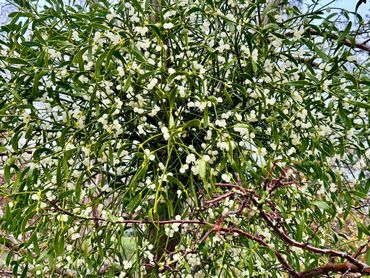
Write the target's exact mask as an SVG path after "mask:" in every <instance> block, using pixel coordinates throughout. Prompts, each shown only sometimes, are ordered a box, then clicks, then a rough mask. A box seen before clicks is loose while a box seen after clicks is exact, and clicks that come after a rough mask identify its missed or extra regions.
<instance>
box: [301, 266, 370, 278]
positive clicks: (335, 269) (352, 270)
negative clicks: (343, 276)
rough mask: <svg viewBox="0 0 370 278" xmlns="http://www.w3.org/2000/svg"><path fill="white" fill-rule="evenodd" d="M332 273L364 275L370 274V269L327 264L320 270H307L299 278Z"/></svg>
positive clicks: (319, 268)
mask: <svg viewBox="0 0 370 278" xmlns="http://www.w3.org/2000/svg"><path fill="white" fill-rule="evenodd" d="M331 272H336V273H339V272H340V273H359V274H363V275H367V274H370V268H369V267H367V268H363V269H360V268H359V267H357V266H355V265H354V264H351V263H349V262H346V263H327V264H325V265H323V266H320V267H318V268H314V269H311V270H306V271H303V272H300V273H299V277H302V278H304V277H317V276H319V275H324V274H329V273H331Z"/></svg>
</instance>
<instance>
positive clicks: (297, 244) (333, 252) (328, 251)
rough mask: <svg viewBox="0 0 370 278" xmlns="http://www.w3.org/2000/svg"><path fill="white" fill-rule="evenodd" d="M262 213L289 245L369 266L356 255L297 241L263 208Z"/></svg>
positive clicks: (357, 265)
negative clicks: (280, 227) (277, 224)
mask: <svg viewBox="0 0 370 278" xmlns="http://www.w3.org/2000/svg"><path fill="white" fill-rule="evenodd" d="M260 215H261V217H262V218H263V219H264V220H265V221H266V222H267V224H268V225H269V226H270V227H271V228H272V229H273V230H274V231H275V232H276V233H277V234H278V235H279V237H280V238H281V239H282V240H283V241H284V242H285V243H287V244H288V245H291V246H295V247H299V248H301V249H304V250H307V251H310V252H312V253H316V254H322V255H330V256H333V257H340V258H343V259H346V260H347V261H349V262H350V263H352V264H354V265H355V266H356V267H358V268H359V269H360V270H362V269H365V268H367V267H368V266H367V265H366V264H364V263H363V262H361V261H359V260H357V259H355V258H354V257H352V256H350V255H349V254H347V253H345V252H341V251H336V250H332V249H323V248H319V247H315V246H312V245H310V244H306V243H303V242H299V241H296V240H295V239H292V238H291V237H289V236H288V235H287V234H286V233H285V232H284V231H282V230H281V229H279V228H278V227H277V226H276V225H274V223H273V222H272V221H271V219H270V218H269V216H268V215H267V214H266V213H265V212H264V211H263V210H261V209H260Z"/></svg>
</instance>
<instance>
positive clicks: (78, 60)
mask: <svg viewBox="0 0 370 278" xmlns="http://www.w3.org/2000/svg"><path fill="white" fill-rule="evenodd" d="M89 48H90V46H87V47H84V48H82V49H80V50H79V51H78V52H77V53H76V55H75V56H74V57H73V60H72V62H73V63H74V64H78V65H79V69H80V71H84V70H85V68H84V61H83V59H82V56H83V54H84V53H85V52H86V50H87V49H89Z"/></svg>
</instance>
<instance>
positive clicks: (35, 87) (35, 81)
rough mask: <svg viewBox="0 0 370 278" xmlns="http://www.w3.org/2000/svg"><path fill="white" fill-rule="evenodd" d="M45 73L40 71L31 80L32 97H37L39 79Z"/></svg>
mask: <svg viewBox="0 0 370 278" xmlns="http://www.w3.org/2000/svg"><path fill="white" fill-rule="evenodd" d="M45 73H46V72H45V71H40V72H39V73H38V74H36V75H35V78H34V79H33V86H32V97H33V98H37V97H38V96H39V84H40V79H41V77H43V75H44V74H45Z"/></svg>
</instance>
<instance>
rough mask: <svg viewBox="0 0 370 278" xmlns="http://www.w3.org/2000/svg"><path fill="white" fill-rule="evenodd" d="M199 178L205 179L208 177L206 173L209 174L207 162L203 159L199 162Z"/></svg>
mask: <svg viewBox="0 0 370 278" xmlns="http://www.w3.org/2000/svg"><path fill="white" fill-rule="evenodd" d="M198 163H199V165H198V166H199V176H200V177H201V178H202V179H204V178H205V177H206V172H207V168H206V166H207V162H206V161H205V160H204V159H203V158H202V159H200V160H199V162H198Z"/></svg>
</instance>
